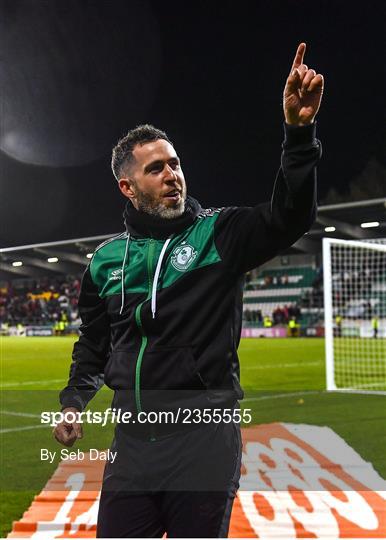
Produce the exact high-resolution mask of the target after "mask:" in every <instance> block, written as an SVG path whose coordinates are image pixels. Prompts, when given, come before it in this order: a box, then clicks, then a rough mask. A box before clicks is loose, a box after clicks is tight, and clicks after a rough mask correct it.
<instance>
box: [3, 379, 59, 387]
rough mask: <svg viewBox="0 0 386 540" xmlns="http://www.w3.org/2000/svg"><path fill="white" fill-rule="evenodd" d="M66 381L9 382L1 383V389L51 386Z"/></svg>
mask: <svg viewBox="0 0 386 540" xmlns="http://www.w3.org/2000/svg"><path fill="white" fill-rule="evenodd" d="M65 380H66V379H51V380H48V381H47V380H45V381H24V382H8V383H0V388H8V387H11V386H29V385H32V384H51V383H57V382H65Z"/></svg>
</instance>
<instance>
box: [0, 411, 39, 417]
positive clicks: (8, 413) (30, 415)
mask: <svg viewBox="0 0 386 540" xmlns="http://www.w3.org/2000/svg"><path fill="white" fill-rule="evenodd" d="M0 414H7V415H8V416H25V417H26V418H40V414H31V413H24V412H15V411H0Z"/></svg>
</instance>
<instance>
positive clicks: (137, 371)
mask: <svg viewBox="0 0 386 540" xmlns="http://www.w3.org/2000/svg"><path fill="white" fill-rule="evenodd" d="M154 251H155V241H154V240H153V239H152V238H150V240H149V244H148V251H147V275H148V293H147V297H146V299H145V300H144V301H143V302H141V303H140V304H138V306H137V307H136V309H135V322H136V323H137V326H138V329H139V330H140V332H141V335H142V338H141V347H140V350H139V353H138V357H137V362H136V366H135V386H134V388H135V404H136V407H137V411H138V412H141V411H142V405H141V365H142V360H143V354H144V352H145V349H146V345H147V335H146V333H145V329H144V328H143V325H142V320H141V309H142V306H143V304H144V303H145V302H147V301H148V300H149V299H150V298H151V289H152V279H153V258H154Z"/></svg>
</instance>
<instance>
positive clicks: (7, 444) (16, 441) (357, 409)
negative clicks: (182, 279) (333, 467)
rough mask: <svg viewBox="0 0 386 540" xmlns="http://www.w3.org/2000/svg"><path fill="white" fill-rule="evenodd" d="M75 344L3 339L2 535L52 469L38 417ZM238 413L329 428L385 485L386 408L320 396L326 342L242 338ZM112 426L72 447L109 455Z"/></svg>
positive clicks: (98, 405) (95, 404)
mask: <svg viewBox="0 0 386 540" xmlns="http://www.w3.org/2000/svg"><path fill="white" fill-rule="evenodd" d="M74 340H75V338H73V337H59V338H25V339H23V338H2V343H1V351H0V352H1V385H2V399H1V411H2V413H1V423H0V430H1V450H0V467H1V473H0V474H1V477H0V480H1V498H0V512H1V514H0V522H1V529H0V535H1V536H4V535H5V534H6V533H7V532H8V531H9V530H10V529H11V525H12V521H13V520H16V519H19V518H20V517H21V515H22V513H23V512H24V510H26V508H27V507H28V505H29V504H30V502H31V500H32V498H33V496H34V495H35V494H36V493H38V492H39V491H40V490H41V489H42V487H43V486H44V485H45V483H46V481H47V480H48V478H49V477H50V476H51V475H52V473H53V472H54V470H55V469H56V467H57V464H58V459H57V460H56V461H55V462H54V463H52V464H49V463H47V462H42V461H41V460H40V448H48V449H49V450H51V451H53V450H58V449H59V445H58V444H57V443H56V441H54V440H53V438H52V434H51V431H52V428H51V427H42V426H41V425H39V415H40V413H41V411H42V410H47V411H56V410H59V404H58V392H59V390H60V389H61V388H63V386H64V385H65V383H66V378H67V374H68V368H69V363H70V358H71V350H72V345H73V343H74ZM239 355H240V360H241V383H242V386H243V388H244V391H245V400H244V401H243V404H242V406H243V407H244V408H249V409H251V410H252V424H264V423H270V422H292V423H305V424H314V425H321V426H329V427H331V428H332V429H333V430H334V431H335V432H336V433H337V434H338V435H340V436H341V437H343V438H344V439H345V440H346V442H347V443H348V444H350V445H351V446H352V447H353V448H354V449H355V450H356V451H357V452H359V454H360V455H361V456H362V457H363V458H364V459H365V460H366V461H370V462H371V463H372V464H373V466H374V468H375V469H376V470H377V471H378V473H379V474H380V475H381V476H382V477H383V478H386V456H385V452H384V448H385V447H386V422H385V420H386V407H385V406H384V404H385V397H384V396H381V395H367V394H348V393H328V392H325V391H324V389H325V368H324V341H323V340H322V339H317V338H314V339H313V338H309V339H301V338H294V339H244V340H242V342H241V344H240V348H239ZM111 397H112V392H111V391H110V390H109V389H108V388H106V387H104V388H103V389H102V390H101V391H100V392H99V393H98V395H97V396H96V398H95V399H94V400H93V401H92V403H91V404H90V406H91V408H92V409H95V410H103V409H105V408H107V407H108V406H109V405H110V402H111ZM112 434H113V428H112V426H111V427H109V428H103V429H101V428H100V426H95V425H86V426H85V429H84V438H83V439H82V440H81V441H79V444H78V445H77V447H78V448H80V449H81V450H84V451H87V450H88V449H89V448H90V447H94V448H103V449H105V448H108V447H109V445H110V442H111V438H112Z"/></svg>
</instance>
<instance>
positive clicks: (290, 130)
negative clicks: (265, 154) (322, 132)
mask: <svg viewBox="0 0 386 540" xmlns="http://www.w3.org/2000/svg"><path fill="white" fill-rule="evenodd" d="M315 139H316V122H314V123H313V124H309V125H308V126H292V125H289V124H286V123H285V122H284V142H283V147H286V148H287V147H288V146H299V145H303V144H312V143H314V142H315Z"/></svg>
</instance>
